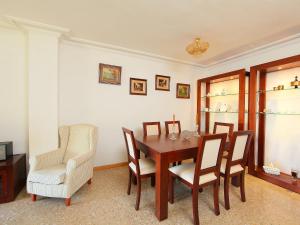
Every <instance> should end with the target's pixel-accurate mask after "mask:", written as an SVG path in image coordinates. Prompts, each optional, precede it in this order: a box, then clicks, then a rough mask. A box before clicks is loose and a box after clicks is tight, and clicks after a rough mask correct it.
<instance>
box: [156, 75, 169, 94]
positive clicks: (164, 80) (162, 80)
mask: <svg viewBox="0 0 300 225" xmlns="http://www.w3.org/2000/svg"><path fill="white" fill-rule="evenodd" d="M170 82H171V77H170V76H164V75H158V74H157V75H156V76H155V90H159V91H170Z"/></svg>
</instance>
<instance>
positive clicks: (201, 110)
mask: <svg viewBox="0 0 300 225" xmlns="http://www.w3.org/2000/svg"><path fill="white" fill-rule="evenodd" d="M248 76H249V73H248V72H246V71H245V69H240V70H235V71H231V72H228V73H222V74H218V75H215V76H210V77H206V78H202V79H199V80H198V82H197V124H198V130H199V131H200V129H201V127H204V130H205V132H207V133H209V131H210V117H211V115H212V114H232V115H234V117H235V118H236V119H237V129H236V128H235V129H236V130H244V129H245V114H246V113H247V112H246V107H245V101H246V95H247V93H246V83H248V82H246V77H248ZM230 81H236V82H237V83H236V84H237V85H236V86H238V89H237V90H234V91H233V92H228V91H227V90H225V89H223V90H222V91H218V93H214V92H212V86H213V85H219V87H225V86H226V82H230ZM203 89H204V90H203ZM203 93H204V94H203ZM216 98H219V99H220V100H219V101H220V102H222V105H221V106H220V107H215V108H211V102H212V101H213V99H216ZM221 98H222V99H221ZM229 98H235V100H236V101H235V103H234V104H236V105H234V106H230V109H228V108H226V101H227V100H228V99H229ZM216 108H217V109H216ZM218 122H229V121H218ZM204 123H205V124H204Z"/></svg>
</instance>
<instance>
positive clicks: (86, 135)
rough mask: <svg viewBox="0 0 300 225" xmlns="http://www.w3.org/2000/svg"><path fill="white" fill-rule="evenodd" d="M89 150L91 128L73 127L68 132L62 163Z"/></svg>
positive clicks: (84, 126)
mask: <svg viewBox="0 0 300 225" xmlns="http://www.w3.org/2000/svg"><path fill="white" fill-rule="evenodd" d="M90 148H91V127H90V126H86V125H74V126H71V127H70V130H69V142H68V146H67V149H66V153H65V156H64V160H63V162H64V163H67V162H68V160H69V159H71V158H74V157H76V156H77V155H79V154H82V151H84V150H87V149H90Z"/></svg>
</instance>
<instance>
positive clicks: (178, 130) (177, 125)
mask: <svg viewBox="0 0 300 225" xmlns="http://www.w3.org/2000/svg"><path fill="white" fill-rule="evenodd" d="M172 126H173V121H165V129H166V135H169V134H170V132H173V131H172V129H173V127H172ZM174 132H175V133H176V134H180V133H181V125H180V121H179V120H177V121H175V131H174ZM177 164H178V165H181V161H178V162H177ZM173 166H176V162H173Z"/></svg>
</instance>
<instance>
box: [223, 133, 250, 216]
mask: <svg viewBox="0 0 300 225" xmlns="http://www.w3.org/2000/svg"><path fill="white" fill-rule="evenodd" d="M253 136H254V132H253V131H236V132H233V136H232V138H231V141H230V148H229V150H228V156H227V158H226V159H225V158H223V159H222V163H221V172H220V175H221V176H222V177H224V200H225V209H227V210H228V209H230V203H229V180H230V177H233V176H240V182H241V184H240V192H241V199H242V202H245V201H246V196H245V167H246V165H247V160H248V155H249V149H250V144H251V141H252V139H253Z"/></svg>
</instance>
